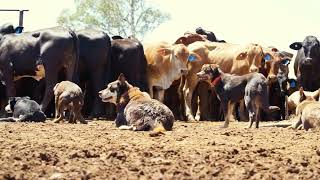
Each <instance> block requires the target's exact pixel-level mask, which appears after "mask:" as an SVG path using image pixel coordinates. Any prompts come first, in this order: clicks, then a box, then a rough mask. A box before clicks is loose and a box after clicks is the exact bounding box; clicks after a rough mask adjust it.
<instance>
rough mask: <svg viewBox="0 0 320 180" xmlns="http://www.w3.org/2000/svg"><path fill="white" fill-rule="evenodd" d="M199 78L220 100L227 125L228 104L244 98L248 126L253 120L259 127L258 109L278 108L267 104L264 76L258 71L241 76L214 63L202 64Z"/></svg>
mask: <svg viewBox="0 0 320 180" xmlns="http://www.w3.org/2000/svg"><path fill="white" fill-rule="evenodd" d="M197 77H198V78H199V79H200V80H203V81H206V82H208V83H210V84H211V85H212V86H213V88H214V90H215V92H216V94H217V96H218V98H219V99H220V101H221V108H222V110H223V113H224V119H225V122H224V125H223V126H222V127H224V128H226V127H228V125H229V119H230V114H231V113H232V112H230V110H229V109H230V108H229V106H230V104H231V103H235V102H238V101H240V100H241V99H244V102H245V106H246V108H247V110H248V112H249V128H251V127H252V124H253V121H255V122H256V125H255V127H256V128H258V127H259V121H260V110H261V109H262V110H264V111H266V112H270V111H275V110H280V109H279V107H277V106H269V96H268V87H267V80H266V78H265V77H264V76H263V75H262V74H260V73H250V74H246V75H242V76H237V75H231V74H227V73H223V72H222V71H221V70H220V69H219V66H218V65H216V64H204V65H203V66H202V68H201V71H200V72H198V73H197Z"/></svg>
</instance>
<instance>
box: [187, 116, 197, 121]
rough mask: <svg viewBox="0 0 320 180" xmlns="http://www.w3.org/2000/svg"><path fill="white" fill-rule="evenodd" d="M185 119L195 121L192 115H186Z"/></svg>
mask: <svg viewBox="0 0 320 180" xmlns="http://www.w3.org/2000/svg"><path fill="white" fill-rule="evenodd" d="M187 121H188V122H192V121H196V120H195V119H194V117H193V116H191V115H188V116H187Z"/></svg>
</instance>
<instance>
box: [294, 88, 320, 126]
mask: <svg viewBox="0 0 320 180" xmlns="http://www.w3.org/2000/svg"><path fill="white" fill-rule="evenodd" d="M318 91H319V90H318ZM299 92H300V103H299V104H298V106H297V108H296V115H297V116H298V121H297V122H296V123H295V124H294V125H293V128H295V129H304V130H308V129H310V128H311V129H313V128H319V127H320V102H318V98H319V92H318V93H317V94H315V95H314V96H309V97H308V96H306V95H305V94H304V92H303V88H300V90H299Z"/></svg>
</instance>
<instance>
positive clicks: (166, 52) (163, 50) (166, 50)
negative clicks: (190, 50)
mask: <svg viewBox="0 0 320 180" xmlns="http://www.w3.org/2000/svg"><path fill="white" fill-rule="evenodd" d="M158 53H159V54H160V55H161V56H166V55H169V54H171V53H172V50H171V49H170V48H160V49H159V50H158Z"/></svg>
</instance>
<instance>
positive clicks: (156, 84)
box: [144, 42, 189, 102]
mask: <svg viewBox="0 0 320 180" xmlns="http://www.w3.org/2000/svg"><path fill="white" fill-rule="evenodd" d="M144 47H145V51H144V53H145V56H146V59H147V63H148V67H147V77H148V83H149V93H150V96H151V97H152V98H155V99H157V100H159V101H161V102H163V99H164V90H165V89H168V88H169V87H170V86H171V84H172V82H173V81H175V80H178V79H179V78H180V77H181V75H183V74H186V73H187V62H188V60H187V59H188V56H189V50H188V49H187V47H186V46H185V45H183V44H174V45H172V44H169V43H166V42H158V43H152V44H145V45H144Z"/></svg>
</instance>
